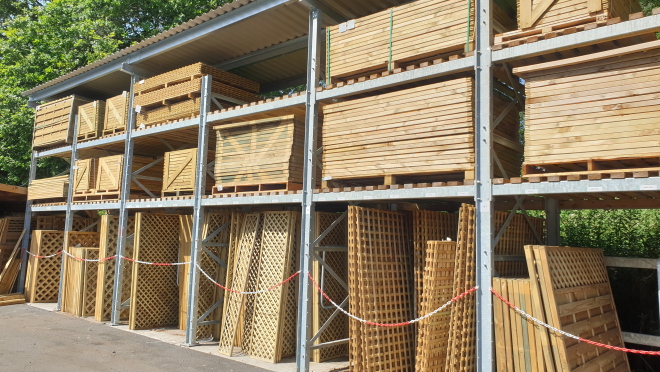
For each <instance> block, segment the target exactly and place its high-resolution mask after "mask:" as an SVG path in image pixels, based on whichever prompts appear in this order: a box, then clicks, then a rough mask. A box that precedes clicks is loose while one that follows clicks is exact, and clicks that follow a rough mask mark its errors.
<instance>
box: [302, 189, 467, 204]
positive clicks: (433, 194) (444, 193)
mask: <svg viewBox="0 0 660 372" xmlns="http://www.w3.org/2000/svg"><path fill="white" fill-rule="evenodd" d="M470 197H474V186H444V187H425V188H418V189H396V190H373V191H347V192H332V193H322V194H314V201H315V202H338V201H362V200H392V199H426V198H470Z"/></svg>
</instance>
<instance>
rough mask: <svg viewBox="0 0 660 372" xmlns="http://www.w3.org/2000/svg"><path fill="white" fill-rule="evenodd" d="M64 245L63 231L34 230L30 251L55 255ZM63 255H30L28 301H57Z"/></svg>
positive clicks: (26, 289)
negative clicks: (50, 256)
mask: <svg viewBox="0 0 660 372" xmlns="http://www.w3.org/2000/svg"><path fill="white" fill-rule="evenodd" d="M63 246H64V232H63V231H44V230H34V231H33V232H32V240H31V243H30V252H31V253H33V254H35V255H39V256H49V255H53V254H55V253H57V252H59V251H60V250H62V248H63ZM61 260H62V255H59V256H55V257H52V258H36V257H33V256H30V258H29V261H28V272H27V281H26V284H25V299H26V301H27V302H32V303H37V302H57V295H58V291H59V288H60V270H61V264H62V261H61Z"/></svg>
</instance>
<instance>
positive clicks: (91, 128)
mask: <svg viewBox="0 0 660 372" xmlns="http://www.w3.org/2000/svg"><path fill="white" fill-rule="evenodd" d="M104 118H105V101H102V100H97V101H93V102H90V103H86V104H84V105H80V106H79V107H78V141H84V140H88V139H94V138H97V137H99V136H100V135H101V131H102V130H103V119H104Z"/></svg>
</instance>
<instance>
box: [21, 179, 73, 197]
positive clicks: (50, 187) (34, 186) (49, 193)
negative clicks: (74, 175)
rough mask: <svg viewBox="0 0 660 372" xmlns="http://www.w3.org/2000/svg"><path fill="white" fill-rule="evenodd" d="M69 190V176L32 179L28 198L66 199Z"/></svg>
mask: <svg viewBox="0 0 660 372" xmlns="http://www.w3.org/2000/svg"><path fill="white" fill-rule="evenodd" d="M68 192H69V176H58V177H50V178H42V179H39V180H32V182H30V185H29V186H28V197H27V199H28V200H44V199H64V198H66V197H67V195H68Z"/></svg>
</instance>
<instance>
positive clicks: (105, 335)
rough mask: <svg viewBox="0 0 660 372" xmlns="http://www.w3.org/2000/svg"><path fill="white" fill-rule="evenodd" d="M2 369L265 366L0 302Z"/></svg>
mask: <svg viewBox="0 0 660 372" xmlns="http://www.w3.org/2000/svg"><path fill="white" fill-rule="evenodd" d="M0 371H49V372H57V371H67V372H69V371H122V372H126V371H141V372H151V371H226V372H247V371H255V372H259V371H266V370H265V369H261V368H257V367H254V366H250V365H246V364H243V363H238V362H234V361H231V360H228V359H223V358H219V357H217V356H213V355H210V354H205V353H200V352H198V351H194V350H192V349H188V348H184V347H180V346H177V345H172V344H168V343H164V342H161V341H158V340H154V339H152V338H149V337H145V336H142V335H139V334H135V333H132V332H126V331H123V330H120V329H114V328H113V327H110V326H108V325H103V324H100V323H94V322H90V321H87V320H84V319H80V318H76V317H73V316H71V315H68V314H64V313H59V312H51V311H46V310H42V309H38V308H35V307H32V306H27V305H11V306H0Z"/></svg>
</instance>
